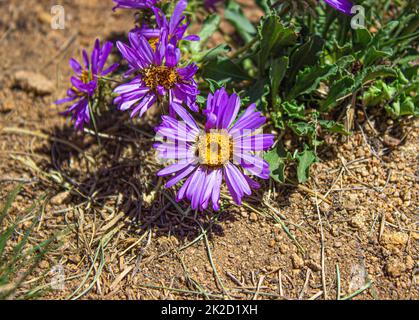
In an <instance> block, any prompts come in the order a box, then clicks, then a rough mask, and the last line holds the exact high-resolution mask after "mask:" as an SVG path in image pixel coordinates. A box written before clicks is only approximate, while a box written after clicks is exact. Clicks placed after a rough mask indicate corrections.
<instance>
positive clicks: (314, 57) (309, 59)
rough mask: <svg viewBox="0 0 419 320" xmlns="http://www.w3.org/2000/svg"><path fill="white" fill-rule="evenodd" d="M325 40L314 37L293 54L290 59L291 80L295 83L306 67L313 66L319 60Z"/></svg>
mask: <svg viewBox="0 0 419 320" xmlns="http://www.w3.org/2000/svg"><path fill="white" fill-rule="evenodd" d="M323 45H324V40H323V39H322V38H321V37H320V36H318V35H314V36H313V37H312V38H311V39H310V40H309V41H307V42H305V43H303V44H302V45H301V46H299V47H298V48H297V49H295V51H294V52H293V53H292V54H291V58H290V76H289V77H290V80H291V81H293V80H294V78H295V76H296V75H297V73H298V72H299V71H300V70H302V69H303V68H304V67H306V66H312V65H315V64H316V63H317V61H318V60H319V53H320V52H321V51H322V49H323Z"/></svg>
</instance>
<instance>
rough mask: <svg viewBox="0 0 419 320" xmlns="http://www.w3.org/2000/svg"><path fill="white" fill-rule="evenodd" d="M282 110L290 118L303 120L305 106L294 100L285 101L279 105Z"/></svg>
mask: <svg viewBox="0 0 419 320" xmlns="http://www.w3.org/2000/svg"><path fill="white" fill-rule="evenodd" d="M281 107H282V109H283V112H284V113H285V114H286V115H287V116H288V117H290V118H294V119H300V120H304V119H305V117H304V112H305V106H304V105H303V104H297V102H296V101H292V102H289V101H286V102H284V103H283V104H282V105H281Z"/></svg>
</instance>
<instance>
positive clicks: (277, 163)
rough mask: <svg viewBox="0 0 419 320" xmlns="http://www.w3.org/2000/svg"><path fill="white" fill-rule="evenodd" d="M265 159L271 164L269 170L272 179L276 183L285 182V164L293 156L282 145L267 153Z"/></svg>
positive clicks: (279, 144)
mask: <svg viewBox="0 0 419 320" xmlns="http://www.w3.org/2000/svg"><path fill="white" fill-rule="evenodd" d="M264 159H265V160H266V161H267V162H268V163H269V170H270V173H271V177H272V179H274V180H275V181H276V182H280V183H284V182H285V174H284V172H285V164H286V162H287V160H290V159H291V155H290V153H289V152H287V151H286V150H285V149H284V147H283V145H282V144H281V143H278V146H277V147H276V148H275V149H272V150H271V151H269V152H267V153H266V154H265V156H264Z"/></svg>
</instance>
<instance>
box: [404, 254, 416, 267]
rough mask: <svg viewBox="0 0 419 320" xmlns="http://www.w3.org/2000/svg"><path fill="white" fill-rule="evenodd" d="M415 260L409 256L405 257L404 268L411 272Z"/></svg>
mask: <svg viewBox="0 0 419 320" xmlns="http://www.w3.org/2000/svg"><path fill="white" fill-rule="evenodd" d="M415 265H416V263H415V260H413V258H412V257H411V256H407V257H406V268H407V270H412V269H413V268H414V267H415Z"/></svg>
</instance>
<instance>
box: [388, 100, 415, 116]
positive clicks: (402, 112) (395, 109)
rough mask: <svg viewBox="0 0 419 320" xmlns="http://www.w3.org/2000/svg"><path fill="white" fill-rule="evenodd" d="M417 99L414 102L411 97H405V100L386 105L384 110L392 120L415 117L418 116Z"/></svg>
mask: <svg viewBox="0 0 419 320" xmlns="http://www.w3.org/2000/svg"><path fill="white" fill-rule="evenodd" d="M418 100H419V99H418V98H417V97H416V100H415V99H414V98H412V97H406V98H405V99H400V100H397V101H395V102H393V103H392V104H391V105H389V104H386V105H385V106H384V108H385V109H386V111H387V112H388V114H390V115H391V116H392V117H393V118H399V117H402V116H410V115H414V116H416V117H418V116H419V108H418V107H417V106H418V103H419V101H418Z"/></svg>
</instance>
